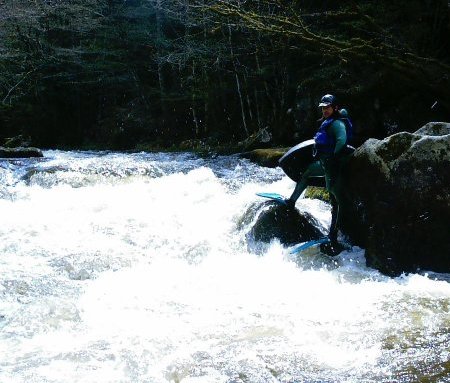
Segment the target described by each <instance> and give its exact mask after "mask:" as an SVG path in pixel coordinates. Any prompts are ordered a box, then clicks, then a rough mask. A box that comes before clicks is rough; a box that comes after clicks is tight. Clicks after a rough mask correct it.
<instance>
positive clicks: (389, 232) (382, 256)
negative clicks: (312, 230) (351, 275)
mask: <svg viewBox="0 0 450 383" xmlns="http://www.w3.org/2000/svg"><path fill="white" fill-rule="evenodd" d="M449 169H450V124H449V123H428V124H427V125H425V126H424V127H422V128H421V129H419V130H418V131H416V132H415V133H407V132H401V133H397V134H394V135H392V136H390V137H387V138H385V139H384V140H376V139H369V140H368V141H366V142H365V143H364V144H363V145H362V146H361V147H359V148H358V149H357V150H356V151H355V153H354V154H353V156H352V158H351V160H350V161H349V163H348V166H347V167H346V169H345V172H344V175H343V181H344V182H343V185H345V189H344V190H342V192H343V200H344V203H343V204H342V205H343V206H342V215H341V217H342V228H343V230H344V231H345V233H346V234H348V235H349V237H350V239H351V240H352V242H353V243H355V244H358V245H360V246H362V247H364V248H365V249H366V259H367V262H368V264H369V265H370V266H372V267H375V268H377V269H379V270H380V271H382V272H384V273H386V274H389V275H398V274H399V273H402V272H410V271H416V270H418V269H422V270H432V271H436V272H450V241H449V223H450V171H449Z"/></svg>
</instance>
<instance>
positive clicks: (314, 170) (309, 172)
mask: <svg viewBox="0 0 450 383" xmlns="http://www.w3.org/2000/svg"><path fill="white" fill-rule="evenodd" d="M323 175H324V171H323V167H322V165H321V164H320V162H319V161H315V162H312V163H311V164H310V165H309V166H308V168H307V169H306V170H305V172H304V173H303V175H302V178H301V179H300V181H299V182H297V185H295V189H294V191H293V193H292V195H291V196H290V197H289V199H288V200H287V202H288V204H290V205H292V206H294V205H295V202H296V201H297V200H298V199H299V197H300V196H301V195H302V193H303V192H304V190H305V189H306V187H307V186H308V179H309V177H320V176H323Z"/></svg>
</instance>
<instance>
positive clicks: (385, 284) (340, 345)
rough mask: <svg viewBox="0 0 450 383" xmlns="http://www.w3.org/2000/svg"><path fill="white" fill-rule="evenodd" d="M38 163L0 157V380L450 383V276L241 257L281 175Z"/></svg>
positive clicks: (74, 159)
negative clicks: (265, 198)
mask: <svg viewBox="0 0 450 383" xmlns="http://www.w3.org/2000/svg"><path fill="white" fill-rule="evenodd" d="M44 154H45V156H44V158H43V159H27V160H9V161H7V160H0V214H1V217H2V223H1V225H0V383H19V382H20V383H22V382H23V383H25V382H26V383H32V382H36V383H56V382H58V383H59V382H71V383H72V382H83V383H91V382H92V383H110V382H111V383H112V382H117V383H119V382H120V383H125V382H127V383H128V382H130V383H131V382H133V383H136V382H139V383H141V382H142V383H144V382H146V383H163V382H174V383H180V382H182V383H241V382H242V383H243V382H249V383H276V382H283V383H288V382H289V383H299V382H308V383H319V382H320V383H327V382H329V383H331V382H352V383H353V382H354V383H356V382H358V383H360V382H450V275H448V274H436V273H431V272H428V273H427V272H426V271H424V272H421V273H420V274H419V273H417V274H409V275H402V276H401V277H398V278H391V277H387V276H384V275H382V274H380V273H379V272H377V271H376V270H374V269H371V268H368V267H367V266H366V265H365V259H364V250H363V249H360V248H357V247H353V248H352V249H351V250H348V251H344V252H343V253H341V254H340V255H339V256H338V257H336V258H329V257H326V256H324V255H321V254H320V253H319V252H317V250H314V249H313V250H311V251H308V252H306V254H302V255H297V256H293V255H290V253H289V248H288V247H286V246H283V245H282V244H281V243H280V242H279V241H277V240H276V239H274V240H273V241H272V242H271V243H269V244H262V243H261V244H255V243H251V242H252V240H251V239H250V238H249V237H248V233H249V231H250V229H251V227H252V224H253V223H254V219H255V218H254V217H255V214H254V212H255V211H256V212H261V211H263V210H264V208H265V206H267V203H266V202H265V201H263V200H262V199H261V198H259V197H257V196H256V195H255V193H256V192H261V191H268V192H278V193H281V194H284V195H289V193H290V192H291V191H292V189H293V187H294V184H293V182H292V181H290V180H289V178H287V177H286V176H284V174H283V173H282V171H281V169H279V168H277V169H268V168H262V167H259V166H257V165H255V164H252V163H250V162H248V161H246V160H243V159H240V158H238V157H235V156H223V157H221V156H218V157H211V158H201V157H198V156H196V155H193V154H186V153H169V154H167V153H165V154H163V153H134V154H124V153H115V152H63V151H46V152H45V153H44ZM297 208H299V209H304V210H307V211H309V212H310V213H311V214H313V215H314V216H315V217H316V218H317V220H318V221H319V222H320V223H321V225H322V226H323V229H324V230H325V231H326V227H327V224H328V223H329V220H330V211H329V207H328V205H326V204H325V203H323V202H320V201H318V200H309V199H301V200H299V201H298V203H297ZM256 216H257V214H256Z"/></svg>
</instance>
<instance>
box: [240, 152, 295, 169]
mask: <svg viewBox="0 0 450 383" xmlns="http://www.w3.org/2000/svg"><path fill="white" fill-rule="evenodd" d="M287 151H288V149H286V148H273V149H255V150H252V151H250V152H245V153H241V154H240V156H241V157H243V158H247V159H249V160H250V161H252V162H254V163H256V164H258V165H260V166H266V167H269V168H276V167H277V166H278V160H279V159H280V158H281V157H282V156H283V154H284V153H286V152H287Z"/></svg>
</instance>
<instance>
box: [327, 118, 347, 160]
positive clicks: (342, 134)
mask: <svg viewBox="0 0 450 383" xmlns="http://www.w3.org/2000/svg"><path fill="white" fill-rule="evenodd" d="M331 132H332V134H333V135H334V138H335V139H336V146H335V147H334V154H337V153H339V152H340V151H341V150H342V149H343V148H344V146H345V144H346V143H347V132H346V131H345V124H344V123H343V122H342V121H340V120H334V121H333V123H332V124H331Z"/></svg>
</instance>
